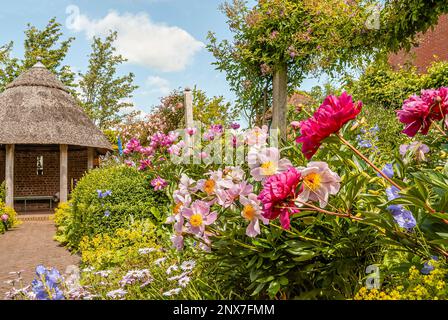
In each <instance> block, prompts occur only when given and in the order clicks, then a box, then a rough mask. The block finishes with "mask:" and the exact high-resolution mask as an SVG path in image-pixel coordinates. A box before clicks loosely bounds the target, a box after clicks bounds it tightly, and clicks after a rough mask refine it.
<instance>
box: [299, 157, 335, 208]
mask: <svg viewBox="0 0 448 320" xmlns="http://www.w3.org/2000/svg"><path fill="white" fill-rule="evenodd" d="M300 174H301V176H302V182H303V183H302V188H303V191H302V192H301V193H300V194H299V195H298V197H297V200H300V201H302V202H306V201H308V200H311V201H317V202H319V206H320V207H321V208H325V207H326V206H327V203H328V197H329V195H330V194H333V195H334V194H337V193H338V191H339V188H340V181H341V178H340V177H339V176H338V174H337V173H335V172H333V171H331V170H330V168H329V167H328V164H327V163H325V162H320V161H316V162H310V163H308V166H307V167H306V168H304V169H302V170H300ZM300 206H302V205H300Z"/></svg>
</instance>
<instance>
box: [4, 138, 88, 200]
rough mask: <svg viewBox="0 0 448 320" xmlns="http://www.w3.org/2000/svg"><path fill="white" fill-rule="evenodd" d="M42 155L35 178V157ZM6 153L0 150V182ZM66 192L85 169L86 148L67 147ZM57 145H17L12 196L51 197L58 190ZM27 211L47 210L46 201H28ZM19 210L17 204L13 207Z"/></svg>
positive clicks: (58, 156) (58, 153)
mask: <svg viewBox="0 0 448 320" xmlns="http://www.w3.org/2000/svg"><path fill="white" fill-rule="evenodd" d="M38 156H43V169H44V170H43V175H37V157H38ZM5 158H6V151H5V149H4V148H2V149H0V182H2V181H4V180H5V166H6V163H5ZM67 164H68V166H67V167H68V168H67V178H68V179H67V190H68V193H70V192H71V186H72V181H73V179H76V180H78V181H79V179H80V178H82V176H83V175H84V173H85V172H86V171H87V170H88V155H87V149H86V148H83V149H82V148H80V147H69V149H68V161H67ZM59 177H60V152H59V146H56V145H55V146H41V147H27V146H20V145H17V146H16V148H15V153H14V197H23V196H53V195H55V194H56V193H58V192H59V191H60V184H59V183H60V178H59ZM27 206H28V207H29V208H30V209H38V208H47V207H48V202H45V201H44V202H42V201H40V202H35V203H33V201H30V202H29V203H28V205H27ZM16 207H17V208H20V207H21V206H20V204H19V205H18V204H16Z"/></svg>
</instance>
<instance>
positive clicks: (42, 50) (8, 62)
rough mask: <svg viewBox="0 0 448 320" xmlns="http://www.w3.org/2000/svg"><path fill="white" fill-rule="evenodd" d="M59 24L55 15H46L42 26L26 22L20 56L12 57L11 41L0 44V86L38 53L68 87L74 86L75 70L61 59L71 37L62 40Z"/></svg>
mask: <svg viewBox="0 0 448 320" xmlns="http://www.w3.org/2000/svg"><path fill="white" fill-rule="evenodd" d="M61 27H62V25H61V24H60V23H59V22H57V21H56V18H52V19H50V21H49V22H48V23H47V25H46V26H45V27H44V28H43V29H38V28H37V27H35V26H33V25H31V24H28V25H27V29H26V30H25V41H24V57H23V59H18V58H15V57H12V54H11V53H12V50H13V46H14V43H13V42H12V41H11V42H9V43H7V44H5V45H3V46H1V47H0V90H1V91H3V90H4V87H5V86H6V85H7V84H8V83H10V82H11V81H13V80H14V79H15V78H17V77H18V76H19V75H20V73H22V72H24V71H26V70H28V69H29V68H31V67H32V66H33V65H34V64H35V63H36V62H37V58H38V57H40V58H41V61H42V63H43V64H44V65H45V66H46V67H47V68H48V70H50V71H51V72H53V73H55V74H56V75H57V76H58V77H59V79H60V80H61V81H62V82H63V83H64V84H65V85H66V86H67V87H68V88H69V89H73V88H74V87H75V83H74V78H75V74H74V73H73V72H72V71H71V69H70V67H69V66H68V65H64V64H63V61H64V59H65V57H66V55H67V52H68V50H69V49H70V46H71V43H72V41H73V40H74V39H75V38H73V37H70V38H68V39H66V40H62V35H63V33H62V31H61Z"/></svg>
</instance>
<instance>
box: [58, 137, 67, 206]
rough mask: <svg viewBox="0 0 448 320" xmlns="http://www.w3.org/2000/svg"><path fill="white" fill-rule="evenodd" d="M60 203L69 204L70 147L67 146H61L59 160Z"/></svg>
mask: <svg viewBox="0 0 448 320" xmlns="http://www.w3.org/2000/svg"><path fill="white" fill-rule="evenodd" d="M59 160H60V162H59V202H60V203H62V202H67V199H68V190H67V189H68V178H67V171H68V170H67V169H68V168H67V167H68V146H67V145H66V144H61V145H60V158H59Z"/></svg>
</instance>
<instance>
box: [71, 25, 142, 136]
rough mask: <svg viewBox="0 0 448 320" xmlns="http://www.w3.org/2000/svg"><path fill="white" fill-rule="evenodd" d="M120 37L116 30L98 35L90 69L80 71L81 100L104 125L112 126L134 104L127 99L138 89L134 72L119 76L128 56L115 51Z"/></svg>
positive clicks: (102, 127) (103, 126)
mask: <svg viewBox="0 0 448 320" xmlns="http://www.w3.org/2000/svg"><path fill="white" fill-rule="evenodd" d="M116 38H117V33H116V32H110V33H109V35H108V36H107V37H106V38H105V39H104V40H103V39H101V38H100V37H94V39H93V43H92V53H91V54H90V59H89V66H88V69H87V71H86V73H84V74H80V77H81V80H80V81H79V88H80V91H81V96H80V100H81V104H82V106H83V108H84V109H85V111H86V113H87V114H88V115H89V117H90V118H91V119H92V120H93V121H94V122H95V124H96V125H98V126H99V127H100V128H101V129H107V128H110V127H112V126H114V125H116V124H118V123H119V122H120V120H121V119H123V118H124V117H125V114H124V113H123V109H125V108H128V107H131V106H132V103H130V102H127V100H128V99H129V98H132V93H133V91H134V90H135V89H137V86H135V85H133V81H134V74H133V73H129V74H127V75H124V76H117V67H118V66H119V65H120V64H122V63H123V62H125V61H127V60H126V59H125V58H123V57H122V56H121V55H116V54H115V51H116V48H115V47H114V46H113V42H114V41H115V39H116Z"/></svg>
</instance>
